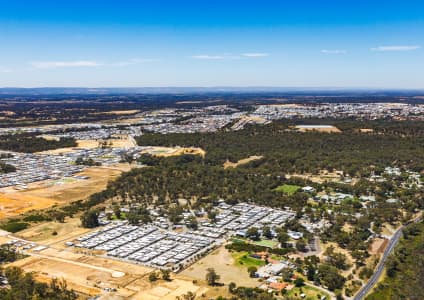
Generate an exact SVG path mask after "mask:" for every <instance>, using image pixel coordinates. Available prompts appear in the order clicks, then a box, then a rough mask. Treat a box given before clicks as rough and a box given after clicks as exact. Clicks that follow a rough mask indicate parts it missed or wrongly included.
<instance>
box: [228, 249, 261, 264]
mask: <svg viewBox="0 0 424 300" xmlns="http://www.w3.org/2000/svg"><path fill="white" fill-rule="evenodd" d="M231 256H232V257H233V258H234V263H235V265H236V266H242V267H246V268H248V267H252V266H253V267H260V266H263V265H265V262H264V261H263V260H260V259H256V258H253V257H250V256H249V254H248V253H247V252H233V253H231Z"/></svg>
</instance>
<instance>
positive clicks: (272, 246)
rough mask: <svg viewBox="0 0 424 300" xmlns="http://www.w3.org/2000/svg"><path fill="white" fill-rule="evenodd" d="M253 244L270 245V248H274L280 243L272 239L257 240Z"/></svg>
mask: <svg viewBox="0 0 424 300" xmlns="http://www.w3.org/2000/svg"><path fill="white" fill-rule="evenodd" d="M253 244H255V245H258V246H264V247H268V248H274V247H275V246H277V245H278V242H276V241H271V240H260V241H257V242H253Z"/></svg>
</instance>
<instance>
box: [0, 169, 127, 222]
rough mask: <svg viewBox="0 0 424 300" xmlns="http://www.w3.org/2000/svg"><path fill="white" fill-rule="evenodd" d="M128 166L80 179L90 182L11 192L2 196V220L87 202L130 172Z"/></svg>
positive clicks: (35, 186)
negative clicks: (122, 174)
mask: <svg viewBox="0 0 424 300" xmlns="http://www.w3.org/2000/svg"><path fill="white" fill-rule="evenodd" d="M130 168H131V167H130V165H128V164H120V165H117V166H113V167H93V168H88V169H86V170H84V171H83V172H81V173H79V174H78V175H81V176H88V177H89V179H78V180H58V181H51V180H49V181H42V182H37V183H33V184H29V185H28V187H29V188H28V190H21V191H17V190H14V189H11V188H8V189H2V192H0V218H5V217H13V216H16V215H19V214H22V213H25V212H28V211H30V210H39V209H45V208H48V207H51V206H53V205H56V204H57V205H60V204H65V203H69V202H72V201H76V200H81V199H85V198H87V197H88V196H90V195H91V194H93V193H96V192H99V191H102V190H103V189H105V187H106V185H107V183H108V181H109V180H113V179H114V178H116V177H117V176H119V175H120V174H121V173H122V172H124V171H128V170H129V169H130Z"/></svg>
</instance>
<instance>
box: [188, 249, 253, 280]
mask: <svg viewBox="0 0 424 300" xmlns="http://www.w3.org/2000/svg"><path fill="white" fill-rule="evenodd" d="M208 268H214V269H215V271H216V273H217V274H218V275H220V276H221V280H220V282H222V283H225V284H228V283H230V282H236V283H237V284H238V285H240V286H248V287H256V286H258V285H259V283H258V282H257V280H255V279H253V278H250V277H249V274H248V273H247V268H246V267H244V266H240V265H237V264H236V262H235V260H234V258H233V257H232V255H231V253H229V251H228V250H227V249H225V247H224V246H222V247H220V248H218V249H216V250H215V251H214V252H212V253H211V254H209V255H207V256H206V257H204V258H202V259H201V260H199V261H198V262H196V263H195V264H193V265H192V266H190V267H188V268H187V269H186V270H184V271H183V272H181V275H184V276H187V277H191V278H193V279H197V280H204V279H205V276H206V270H207V269H208Z"/></svg>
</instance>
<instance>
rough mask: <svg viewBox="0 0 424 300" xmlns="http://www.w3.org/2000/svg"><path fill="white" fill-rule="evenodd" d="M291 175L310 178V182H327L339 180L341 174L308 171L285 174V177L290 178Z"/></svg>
mask: <svg viewBox="0 0 424 300" xmlns="http://www.w3.org/2000/svg"><path fill="white" fill-rule="evenodd" d="M291 177H299V178H303V179H306V180H310V181H312V182H315V183H323V182H325V181H327V182H338V181H340V180H341V176H340V174H338V173H333V172H331V173H321V174H318V175H317V174H310V173H305V174H297V173H295V174H287V175H286V178H287V179H290V178H291Z"/></svg>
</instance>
